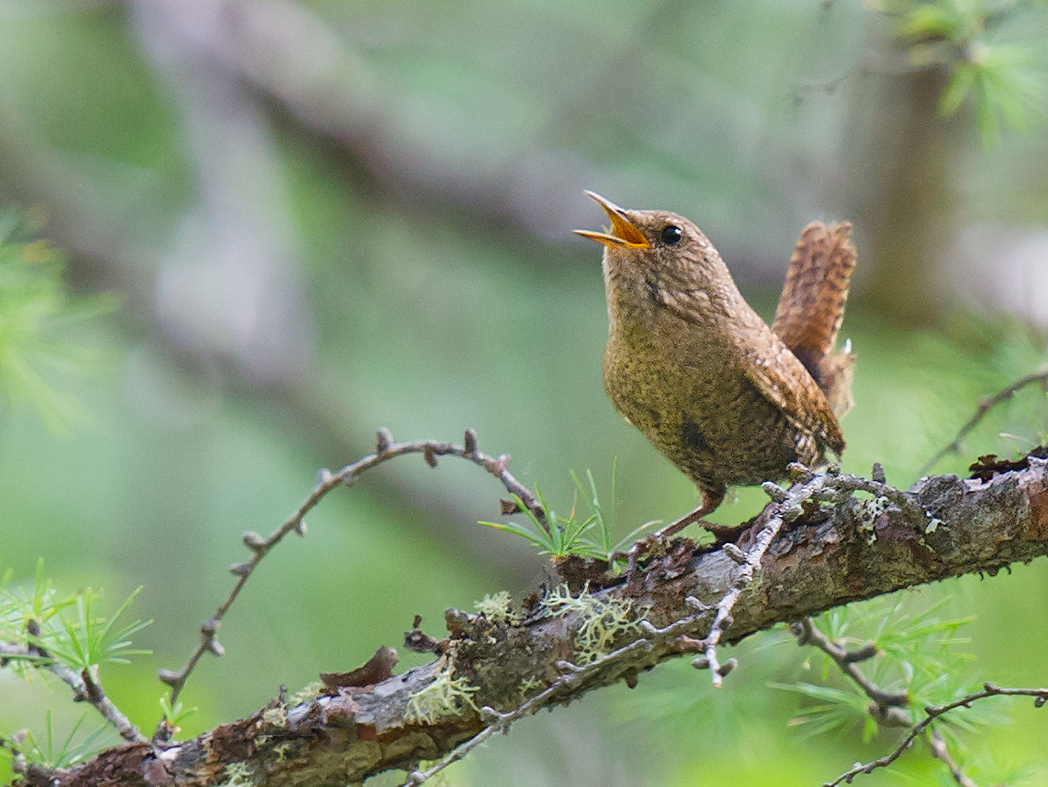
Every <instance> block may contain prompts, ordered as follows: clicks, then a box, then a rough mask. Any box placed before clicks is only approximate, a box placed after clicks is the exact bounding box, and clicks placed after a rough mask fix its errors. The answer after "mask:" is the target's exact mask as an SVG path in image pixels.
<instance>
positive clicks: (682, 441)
mask: <svg viewBox="0 0 1048 787" xmlns="http://www.w3.org/2000/svg"><path fill="white" fill-rule="evenodd" d="M586 194H587V195H588V196H590V197H592V198H593V199H594V200H596V201H597V202H598V203H599V204H600V206H601V207H602V208H604V211H605V213H607V214H608V218H609V219H611V227H610V228H609V229H608V230H607V231H606V232H590V231H588V230H576V231H575V232H576V233H577V234H579V235H582V236H583V237H586V238H589V239H591V240H594V241H597V242H598V243H601V244H603V245H604V284H605V291H606V295H607V300H608V322H609V326H608V343H607V347H606V349H605V353H604V388H605V390H606V391H607V393H608V396H609V398H610V399H611V401H612V404H614V405H615V409H616V410H618V411H619V413H620V414H621V415H622V417H623V418H625V419H626V421H627V423H629V424H632V425H633V426H635V427H636V428H637V429H639V430H640V431H641V432H643V433H644V435H645V437H647V438H648V439H649V440H650V441H651V442H652V444H653V445H654V446H655V447H656V448H657V449H658V450H659V451H660V452H661V453H662V454H663V455H664V456H666V457H667V458H668V459H669V460H670V461H671V462H673V463H674V464H675V465H676V466H677V467H678V468H680V470H681V471H682V472H683V473H684V474H685V475H687V476H688V478H690V479H691V480H692V481H693V482H694V483H695V485H696V486H697V487H698V488H699V491H700V492H701V494H702V505H701V506H700V507H699V508H697V509H695V511H693V512H691V513H690V514H688V515H686V516H684V517H682V518H681V519H679V520H677V521H676V522H674V523H672V524H670V525H668V526H666V527H665V528H663V529H662V530H661V531H660V532H659V533H658V536H659V537H667V536H671V535H673V534H674V533H676V532H677V531H679V530H681V529H682V528H684V527H685V526H686V525H688V524H691V523H692V522H698V521H701V520H702V517H704V516H706V515H707V514H709V513H710V512H712V511H713V510H714V509H716V508H717V507H718V506H719V505H720V504H721V503H722V502H723V501H724V496H725V494H726V493H727V488H728V486H730V485H741V486H747V485H751V484H759V483H763V482H764V481H778V480H780V479H783V478H785V477H786V476H787V474H788V470H787V468H788V466H789V464H790V463H791V462H800V463H801V464H804V465H808V466H812V465H816V464H819V463H821V462H822V461H824V457H825V454H826V452H827V451H829V452H832V453H834V454H836V455H838V456H839V455H840V454H841V452H842V451H843V450H844V436H843V435H842V434H841V428H840V425H839V424H838V422H837V415H841V414H843V412H844V411H845V410H846V409H848V407H850V405H851V394H850V382H851V368H852V364H853V362H854V356H853V355H852V353H851V352H850V348H849V347H848V346H846V347H845V349H844V350H843V352H840V353H834V351H833V348H834V344H835V343H836V340H837V333H838V331H839V330H840V325H841V320H842V318H843V315H844V304H845V301H846V300H847V297H848V286H849V280H850V277H851V272H852V270H853V269H854V267H855V259H856V257H855V250H854V248H853V247H852V245H851V241H850V235H851V225H850V224H847V223H844V224H839V225H830V226H827V225H825V224H823V223H821V222H814V223H812V224H810V225H808V227H806V228H805V230H804V232H803V233H802V234H801V239H800V241H799V242H798V244H797V247H796V249H795V251H794V254H793V257H792V259H791V260H790V265H789V270H788V272H787V276H786V285H785V287H784V289H783V292H782V297H781V299H780V300H779V306H778V310H777V312H776V315H775V324H774V326H773V327H769V326H768V324H767V323H766V322H764V320H762V319H761V317H760V316H759V315H758V314H757V313H756V312H755V311H754V310H753V309H752V308H751V307H750V305H749V304H748V303H746V301H745V300H744V299H743V297H742V294H741V293H740V292H739V290H738V288H737V287H736V286H735V282H734V281H733V280H732V277H731V274H730V273H729V272H728V268H727V266H726V265H725V264H724V261H723V260H721V256H720V254H719V253H718V252H717V250H716V249H715V248H714V247H713V244H712V243H710V241H709V239H707V238H706V236H705V235H703V234H702V232H701V231H700V230H699V228H698V227H696V226H695V225H694V224H692V223H691V222H690V221H688V220H687V219H685V218H683V217H682V216H678V215H676V214H674V213H669V212H666V211H654V210H651V211H647V210H624V209H623V208H620V207H618V206H617V205H615V204H614V203H612V202H610V201H609V200H606V199H604V198H603V197H601V196H600V195H598V194H594V193H593V192H590V191H587V192H586ZM835 410H836V413H837V414H836V415H835V413H834V411H835Z"/></svg>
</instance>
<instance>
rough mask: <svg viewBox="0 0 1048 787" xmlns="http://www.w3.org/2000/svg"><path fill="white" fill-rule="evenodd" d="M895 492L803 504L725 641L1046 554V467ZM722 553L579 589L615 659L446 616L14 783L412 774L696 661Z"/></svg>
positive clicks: (565, 641) (326, 780)
mask: <svg viewBox="0 0 1048 787" xmlns="http://www.w3.org/2000/svg"><path fill="white" fill-rule="evenodd" d="M900 494H901V495H902V497H901V498H899V499H897V500H896V501H895V502H894V503H893V502H891V501H889V500H888V499H887V498H875V499H874V498H871V496H870V495H863V494H860V495H859V496H855V495H848V496H846V497H845V498H844V499H843V500H839V501H838V502H835V503H833V504H832V505H828V504H827V503H825V502H823V503H821V504H815V503H811V504H810V505H808V506H807V507H806V508H805V512H804V514H803V515H802V516H800V517H799V518H798V519H797V520H796V521H795V522H793V523H792V524H791V525H790V526H788V527H786V528H783V529H782V531H781V532H779V534H778V535H777V536H776V538H775V540H774V541H773V542H772V544H771V547H770V548H769V549H768V550H767V552H766V553H765V555H764V559H763V561H762V563H761V572H760V575H759V577H758V579H757V581H755V582H754V583H752V584H751V585H749V586H748V587H746V589H745V590H744V591H743V592H742V594H741V596H740V597H739V600H738V603H737V604H736V605H735V607H734V609H733V611H732V612H733V614H732V620H731V623H730V625H728V626H726V627H725V630H724V637H723V641H726V642H738V641H740V640H742V639H744V638H746V637H748V636H750V635H752V634H754V633H755V632H757V631H760V630H762V629H766V628H768V627H770V626H772V625H773V624H775V623H779V622H791V621H794V620H797V619H800V618H803V617H805V616H808V615H814V614H818V613H820V612H823V611H825V610H827V609H830V608H833V607H836V606H841V605H844V604H847V603H849V602H851V601H857V600H860V599H868V598H873V597H874V596H878V595H881V594H883V593H890V592H892V591H895V590H899V589H902V588H907V587H913V586H914V585H919V584H923V583H926V582H933V581H937V580H941V579H945V578H948V577H955V576H960V575H963V574H968V573H986V574H989V575H993V574H995V573H996V572H997V571H998V570H1000V569H1001V568H1003V567H1005V566H1008V565H1009V564H1011V563H1014V562H1017V561H1021V562H1029V561H1031V560H1033V559H1034V558H1036V557H1039V556H1041V555H1045V554H1048V460H1042V459H1036V458H1030V459H1029V461H1028V466H1027V467H1026V468H1024V469H1021V470H1016V471H1012V472H1005V473H1002V474H999V475H996V476H994V477H993V478H991V479H990V480H988V481H982V480H978V479H968V480H962V479H960V478H958V477H956V476H931V477H927V478H923V479H921V480H920V481H919V482H918V483H917V484H915V485H914V486H913V487H912V488H911V489H910V490H909V491H908V492H906V493H900ZM772 505H773V504H769V509H770V508H771V507H772ZM769 509H766V510H765V512H764V513H762V515H761V516H759V517H757V519H756V520H755V524H754V526H753V527H752V528H751V529H750V530H748V531H746V532H745V533H743V535H742V537H741V539H740V541H739V544H738V546H739V547H740V548H741V549H742V550H743V551H745V549H746V547H747V540H748V539H752V538H754V537H755V535H756V533H757V532H758V531H759V529H760V525H761V517H763V516H765V515H766V514H767V511H768V510H769ZM904 509H905V510H904ZM730 551H731V550H730V548H728V549H727V550H726V549H723V548H722V549H714V550H711V549H709V548H704V547H697V546H696V545H695V544H694V543H693V542H691V541H689V540H687V539H677V540H675V541H674V542H673V543H672V544H671V545H670V548H669V549H668V550H667V552H666V553H665V554H662V555H659V556H657V557H653V558H652V559H650V560H649V561H648V562H647V563H646V564H644V565H643V566H642V567H641V570H639V571H638V573H637V574H636V575H634V576H633V577H632V578H630V580H629V581H628V582H627V581H626V580H625V578H624V577H617V578H610V577H603V582H591V585H590V586H591V587H601V589H600V590H598V591H595V595H596V596H597V597H598V598H604V599H628V600H629V601H630V602H631V603H632V605H633V609H634V610H638V611H642V612H643V617H644V619H645V620H646V621H647V622H648V623H650V624H651V625H650V626H647V628H646V629H645V631H644V632H642V633H639V634H635V635H632V636H631V637H625V638H623V641H621V642H616V643H615V646H616V647H617V648H618V650H616V651H615V653H614V654H612V656H608V657H605V658H603V659H598V660H597V661H596V662H594V663H593V665H591V666H590V667H581V668H579V667H573V666H572V665H571V664H570V663H569V664H565V662H573V661H577V660H578V653H577V652H576V648H575V643H574V633H575V631H576V630H577V629H578V625H579V623H580V619H579V616H578V614H577V613H572V614H569V615H561V616H556V615H553V614H551V612H550V611H549V610H548V609H546V608H543V607H540V606H539V607H536V608H534V609H532V610H531V611H530V612H529V613H528V617H527V618H525V619H524V620H523V621H522V622H520V623H517V624H510V623H507V622H497V621H493V620H489V619H487V618H486V617H485V616H483V615H470V614H466V613H463V612H459V611H457V610H448V612H447V615H446V622H447V626H448V630H449V632H450V638H449V640H448V641H447V643H446V654H445V655H443V656H441V657H439V658H438V659H437V660H435V661H433V662H431V663H430V664H427V665H424V666H421V667H417V668H414V669H411V670H408V671H407V672H405V673H403V674H401V675H396V676H393V677H390V678H388V679H386V680H383V681H381V682H380V683H377V684H374V685H372V686H369V687H366V688H365V689H359V688H355V687H353V688H342V689H332V691H333V692H336V693H335V694H334V696H324V697H320V698H318V699H316V700H313V701H311V702H306V703H303V704H300V705H297V706H291V707H288V706H284V705H281V704H280V703H279V702H278V701H274V702H273V703H271V704H270V705H269V706H267V707H266V708H263V709H262V710H260V711H258V712H257V713H255V714H254V715H252V716H250V717H248V718H246V719H241V720H239V721H236V722H233V723H231V724H225V725H222V726H220V727H217V728H216V729H214V730H212V731H210V732H207V733H205V734H203V735H201V736H200V737H198V738H196V739H195V740H192V741H187V742H185V743H182V744H176V745H173V746H170V747H169V748H167V749H166V750H163V751H161V750H159V749H157V750H154V749H153V748H152V747H151V746H150V745H149V744H142V743H134V744H126V745H124V746H121V747H117V748H114V749H110V750H108V751H105V752H103V753H101V754H99V755H98V756H97V757H95V758H94V759H93V760H91V761H89V762H87V763H85V764H83V765H80V766H78V767H77V768H74V769H71V770H67V771H57V772H54V773H48V774H43V773H35V772H34V773H29V774H26V775H25V776H24V777H23V779H22V780H21V781H20V782H17V784H20V785H32V786H33V787H42V785H44V784H51V785H55V787H88V786H90V787H106V786H112V787H117V786H119V787H155V786H157V785H179V786H180V787H197V786H200V787H203V786H204V785H218V784H222V783H229V782H231V781H232V782H233V783H237V784H240V783H243V784H251V785H254V786H255V787H277V786H280V787H284V786H285V785H286V786H289V787H290V786H294V785H306V784H309V785H313V786H314V787H342V786H343V785H345V784H346V783H350V784H352V783H359V782H362V781H363V780H364V779H366V778H367V777H369V776H373V775H375V774H377V773H380V772H382V771H386V770H391V769H406V770H410V769H412V768H414V767H415V766H416V765H417V763H418V762H419V761H420V760H433V759H439V758H441V757H443V756H445V755H448V754H449V753H450V752H452V751H453V750H454V749H455V747H456V746H458V745H459V744H461V743H463V742H465V741H468V740H470V739H471V738H473V737H474V736H476V735H478V734H480V733H482V732H484V731H485V730H489V731H490V729H491V728H492V727H494V726H497V722H493V721H492V719H497V717H496V716H494V715H493V714H492V713H491V712H487V713H481V712H478V711H476V710H475V709H474V708H485V707H487V708H490V709H493V711H495V712H497V713H507V712H511V711H513V710H514V709H517V708H519V707H520V706H521V704H522V703H523V702H525V701H527V700H528V699H529V698H534V697H536V696H537V695H540V694H542V693H543V692H544V691H546V690H547V689H549V688H550V687H553V688H554V690H553V691H552V692H547V695H546V696H545V697H543V700H542V702H541V704H536V705H534V707H529V708H528V709H527V710H528V712H534V711H535V710H538V709H539V708H542V707H551V706H553V705H557V704H562V703H568V702H570V701H572V700H574V699H577V698H579V697H581V696H582V695H583V694H584V693H586V692H588V691H590V690H592V689H596V688H600V687H602V686H606V685H611V684H613V683H615V682H617V681H619V680H626V681H628V682H630V683H631V685H632V683H633V682H635V681H636V676H637V675H638V673H640V672H642V671H645V670H649V669H652V668H653V667H655V666H656V665H658V664H659V663H660V662H662V661H665V660H666V659H669V658H674V657H677V656H680V655H682V654H684V653H694V651H695V648H694V646H693V643H694V639H690V640H689V639H687V638H684V639H682V638H681V637H680V636H678V635H679V634H682V633H686V634H688V635H689V637H691V638H694V637H700V638H701V637H703V636H705V634H706V633H708V631H709V629H710V624H711V619H710V618H709V616H703V615H701V614H696V611H695V610H696V607H695V605H694V602H692V604H691V605H689V602H688V601H687V600H686V599H688V597H694V598H696V599H698V600H699V601H700V602H706V603H716V602H717V600H718V599H720V598H721V597H723V596H724V595H725V593H726V591H727V590H728V589H729V588H730V587H731V584H732V582H733V581H735V580H734V577H735V576H736V571H735V569H736V568H737V565H738V562H737V560H736V559H733V558H732V557H731V554H730ZM736 551H737V550H736ZM582 573H584V572H582ZM580 576H581V574H580ZM593 577H594V579H598V578H599V574H597V573H594V574H593ZM576 592H577V591H576ZM681 621H691V622H689V623H687V625H686V630H677V629H673V631H672V632H671V634H672V635H666V636H656V635H655V631H656V629H662V630H663V631H664V632H665V630H666V627H668V626H672V625H673V624H675V623H678V622H681ZM652 627H655V628H652ZM631 639H632V640H634V642H633V644H632V645H631V641H630V640H631ZM689 643H691V644H690V645H689ZM449 669H450V670H453V674H454V676H455V677H456V678H465V679H466V681H467V682H468V684H469V686H470V687H475V689H476V690H475V692H473V693H471V694H470V695H469V696H470V700H471V702H466V703H463V704H461V705H460V707H461V708H462V710H461V711H460V712H458V713H456V714H450V715H447V716H442V717H440V718H439V719H436V720H435V721H433V722H432V723H425V722H423V721H420V720H418V719H417V718H416V719H415V720H408V719H409V718H410V716H409V714H408V706H409V701H410V699H411V698H412V696H413V695H416V694H417V693H418V692H419V691H421V690H422V689H424V688H426V687H427V686H431V685H433V684H434V682H435V681H437V680H439V679H440V678H441V675H443V676H445V678H446V676H447V675H448V674H449V672H448V670H449ZM503 721H505V719H504V720H503ZM503 726H505V725H503ZM237 774H239V778H240V781H239V782H238V781H236V779H235V778H234V776H235V775H237Z"/></svg>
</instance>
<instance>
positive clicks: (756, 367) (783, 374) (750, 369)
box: [739, 314, 844, 455]
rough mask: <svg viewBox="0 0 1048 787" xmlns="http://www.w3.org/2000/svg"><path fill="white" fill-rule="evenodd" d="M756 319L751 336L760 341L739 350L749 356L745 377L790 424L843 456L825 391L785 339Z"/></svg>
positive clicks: (839, 429) (839, 437) (842, 443)
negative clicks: (808, 433) (758, 322)
mask: <svg viewBox="0 0 1048 787" xmlns="http://www.w3.org/2000/svg"><path fill="white" fill-rule="evenodd" d="M754 317H756V318H757V320H759V321H760V325H759V326H758V325H754V329H755V331H754V333H750V334H748V335H750V336H759V337H760V338H759V339H758V340H757V341H754V342H752V343H747V345H746V346H744V347H740V348H739V349H740V351H741V352H742V353H744V354H745V355H746V362H744V363H743V364H742V368H743V369H744V370H745V372H746V376H747V377H748V378H749V380H750V382H752V383H753V384H754V385H755V386H756V387H757V390H758V391H760V392H761V394H762V395H763V396H764V397H765V398H766V399H768V401H770V402H771V403H772V404H774V405H775V406H776V407H778V408H779V409H780V410H781V411H782V412H783V414H785V416H786V417H787V418H788V419H789V420H790V422H791V423H793V424H794V425H796V426H798V427H800V428H802V429H804V430H805V431H807V432H810V433H812V434H813V435H815V437H816V439H817V440H818V441H819V442H820V443H821V444H823V445H825V446H827V447H828V448H829V449H830V450H831V451H833V452H834V453H835V454H837V455H840V454H841V452H842V451H844V435H843V434H842V433H841V427H840V424H839V423H837V418H836V416H835V415H834V414H833V410H832V409H830V405H829V403H828V402H827V400H826V396H825V394H824V393H823V392H822V389H821V388H819V386H818V384H817V383H816V382H815V380H814V379H813V378H812V376H811V375H810V374H809V373H808V370H807V369H805V368H804V365H803V364H802V363H801V362H800V361H799V360H797V356H795V355H794V354H793V353H792V352H791V351H790V349H789V348H788V347H787V346H786V345H785V343H784V342H783V341H782V339H780V338H779V337H778V336H777V335H776V334H775V333H773V332H772V330H771V329H770V328H769V327H768V326H767V324H765V323H764V321H763V320H760V317H758V316H757V315H756V314H754ZM761 327H763V331H762V330H760V328H761Z"/></svg>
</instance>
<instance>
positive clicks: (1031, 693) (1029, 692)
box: [823, 683, 1048, 787]
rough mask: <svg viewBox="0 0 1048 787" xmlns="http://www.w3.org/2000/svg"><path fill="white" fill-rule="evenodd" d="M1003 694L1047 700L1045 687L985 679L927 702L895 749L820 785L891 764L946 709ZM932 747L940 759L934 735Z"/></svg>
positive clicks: (833, 786)
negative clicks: (954, 695)
mask: <svg viewBox="0 0 1048 787" xmlns="http://www.w3.org/2000/svg"><path fill="white" fill-rule="evenodd" d="M1002 696H1013V697H1014V696H1021V697H1033V698H1034V705H1035V706H1036V707H1038V708H1040V707H1043V706H1044V704H1045V702H1046V701H1048V689H1002V688H998V687H997V686H994V685H993V684H992V683H987V684H985V686H984V687H983V690H982V691H976V692H973V693H972V694H969V695H967V696H965V697H961V698H960V699H959V700H955V701H954V702H950V703H948V704H946V705H938V706H933V705H929V706H928V707H926V708H925V709H924V713H925V716H924V718H923V719H921V721H919V722H917V723H916V724H914V725H913V727H911V728H910V731H909V732H908V733H907V734H906V735H905V736H903V739H902V740H901V741H899V745H898V746H896V747H895V749H894V750H893V751H892V752H890V753H889V754H886V755H884V756H883V757H881V758H879V759H876V760H874V761H873V762H869V763H866V764H863V763H859V764H858V765H856V766H855V767H854V768H852V769H851V770H850V771H847V772H846V773H842V774H841V775H840V776H838V777H837V778H836V779H834V780H833V781H832V782H826V783H825V784H824V785H823V787H837V785H838V784H841V783H842V782H847V783H849V784H850V783H851V781H852V779H854V778H855V777H856V776H858V775H859V774H860V773H872V772H873V771H875V770H877V769H878V768H884V767H886V766H888V765H891V764H892V763H893V762H895V761H896V760H897V759H899V757H900V756H901V755H902V753H903V752H904V751H906V749H908V748H909V747H910V744H912V743H913V742H914V740H916V739H917V736H918V735H920V734H921V733H923V732H924V731H925V730H926V729H928V728H929V727H930V726H931V724H932V722H934V721H935V720H936V719H937V718H939V717H940V716H942V715H943V714H944V713H949V712H950V711H952V710H956V709H958V708H970V707H971V706H972V703H973V702H977V701H979V700H983V699H986V698H987V697H1002ZM932 735H933V736H935V732H934V730H933V731H932ZM935 737H937V736H935ZM940 742H941V739H940ZM932 747H933V748H932V751H933V754H935V756H936V757H938V758H939V759H943V758H942V757H941V756H940V754H939V753H938V752H937V751H936V747H935V738H934V737H933V739H932ZM941 751H943V752H945V747H943V748H942V749H941ZM943 762H946V763H947V766H948V767H949V768H950V773H951V775H952V776H953V777H954V779H955V780H956V781H957V782H958V784H965V783H966V782H964V781H961V779H958V778H957V775H958V774H960V775H961V777H963V778H967V777H964V774H963V773H961V771H960V769H959V768H957V765H956V763H954V762H953V761H952V759H951V758H950V757H949V754H948V753H947V755H946V759H944V760H943ZM969 782H970V780H969Z"/></svg>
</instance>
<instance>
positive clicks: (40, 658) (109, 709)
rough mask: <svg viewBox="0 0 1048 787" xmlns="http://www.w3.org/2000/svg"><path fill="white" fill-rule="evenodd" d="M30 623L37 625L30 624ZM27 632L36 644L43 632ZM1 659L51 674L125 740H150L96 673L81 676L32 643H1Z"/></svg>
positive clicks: (76, 699) (85, 673)
mask: <svg viewBox="0 0 1048 787" xmlns="http://www.w3.org/2000/svg"><path fill="white" fill-rule="evenodd" d="M30 623H31V624H32V623H33V622H32V621H30ZM27 628H28V632H29V635H30V636H31V637H33V638H34V641H35V638H36V637H38V636H39V635H40V629H39V628H38V627H35V626H33V625H30V626H28V627H27ZM0 657H4V658H21V659H24V660H26V661H28V662H29V663H30V664H32V665H33V666H34V667H36V668H37V669H44V670H47V671H48V672H50V673H52V674H53V675H55V676H56V677H57V678H58V679H59V680H60V681H62V682H63V683H64V684H66V685H67V686H68V687H69V688H70V690H71V691H72V692H73V702H86V703H88V704H89V705H91V706H92V707H93V708H94V709H95V710H97V711H98V712H99V713H100V714H101V716H102V718H103V719H105V720H106V721H107V722H109V724H110V725H111V726H112V727H113V728H114V729H115V730H116V731H117V732H118V733H119V734H120V737H122V738H123V739H124V740H126V741H131V742H132V743H141V742H144V741H145V740H146V738H145V736H143V735H142V733H141V732H139V731H138V727H136V726H135V725H134V724H132V723H131V720H130V719H129V718H127V716H125V715H124V714H123V713H122V712H121V711H120V709H119V708H118V707H117V706H116V705H114V704H113V701H112V700H111V699H109V696H108V695H107V694H106V693H105V691H104V690H103V689H102V682H101V680H100V679H99V677H98V674H97V673H96V672H94V671H93V670H92V671H89V670H83V671H81V672H77V671H76V670H73V669H70V668H69V666H67V665H66V664H63V663H62V662H61V661H59V660H58V659H56V658H55V657H54V656H53V655H52V654H51V653H50V652H49V651H48V650H47V649H46V648H44V647H43V646H42V645H39V644H33V643H32V642H31V643H30V644H20V643H15V642H0Z"/></svg>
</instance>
